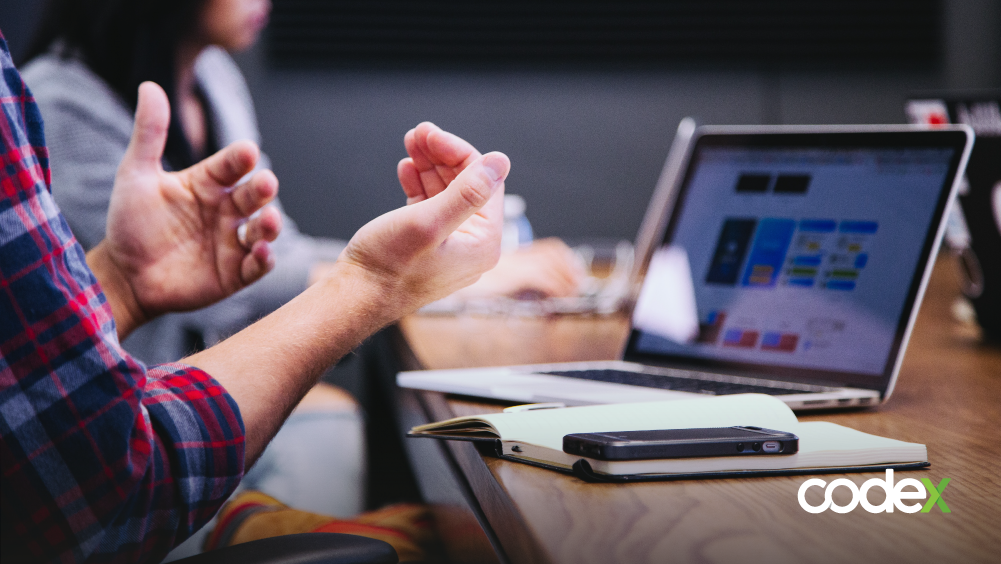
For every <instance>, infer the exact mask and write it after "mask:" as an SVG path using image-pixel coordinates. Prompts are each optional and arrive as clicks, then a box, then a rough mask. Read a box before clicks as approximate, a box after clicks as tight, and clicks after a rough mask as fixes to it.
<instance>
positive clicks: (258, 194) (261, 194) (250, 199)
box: [230, 170, 278, 217]
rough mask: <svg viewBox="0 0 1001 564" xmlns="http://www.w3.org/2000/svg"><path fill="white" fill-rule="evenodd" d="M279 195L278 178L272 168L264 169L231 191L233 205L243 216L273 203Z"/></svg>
mask: <svg viewBox="0 0 1001 564" xmlns="http://www.w3.org/2000/svg"><path fill="white" fill-rule="evenodd" d="M277 195H278V178H277V177H276V176H275V173H273V172H271V171H270V170H262V171H260V172H258V173H257V174H255V175H254V176H252V177H250V180H248V181H247V182H244V183H243V184H241V185H239V186H237V187H236V188H234V189H233V191H232V192H231V193H230V197H231V198H232V199H233V205H235V206H236V210H237V212H238V213H239V214H240V216H241V217H250V216H251V215H253V214H254V213H255V212H256V211H257V210H259V209H261V208H263V207H264V206H266V205H267V204H269V203H271V201H272V200H274V199H275V196H277Z"/></svg>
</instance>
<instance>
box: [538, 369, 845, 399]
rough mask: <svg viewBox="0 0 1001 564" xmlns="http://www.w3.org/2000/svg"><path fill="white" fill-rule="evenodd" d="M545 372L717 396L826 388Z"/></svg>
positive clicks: (615, 373)
mask: <svg viewBox="0 0 1001 564" xmlns="http://www.w3.org/2000/svg"><path fill="white" fill-rule="evenodd" d="M542 374H549V375H551V376H566V377H569V378H580V379H582V380H594V381H596V382H609V383H612V384H627V385H630V386H642V387H645V388H660V389H662V390H674V391H677V392H691V393H695V394H708V395H714V396H725V395H729V394H768V395H772V396H779V395H787V394H803V393H810V392H818V391H826V390H824V389H823V388H820V387H816V386H803V387H800V388H791V387H782V386H775V387H773V386H755V385H753V384H741V383H735V382H727V381H718V380H703V379H701V378H685V377H681V376H666V375H661V374H648V373H645V372H630V371H627V370H607V369H606V370H568V371H562V372H561V371H556V372H542Z"/></svg>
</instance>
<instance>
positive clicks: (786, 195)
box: [397, 126, 973, 409]
mask: <svg viewBox="0 0 1001 564" xmlns="http://www.w3.org/2000/svg"><path fill="white" fill-rule="evenodd" d="M972 140H973V133H972V131H971V130H970V128H969V127H966V126H947V127H944V128H942V129H937V130H927V128H924V129H921V128H917V127H908V126H843V127H834V126H824V127H812V126H811V127H807V126H802V127H799V126H797V127H792V126H781V127H780V126H774V127H759V126H754V127H752V126H745V127H700V128H698V129H696V130H695V131H694V133H691V134H690V135H689V136H688V140H687V143H685V144H684V148H683V150H682V149H678V148H677V144H676V147H675V148H672V157H671V159H669V161H668V164H667V165H666V166H665V168H664V174H662V177H661V180H660V183H659V186H658V189H657V193H656V194H655V196H654V198H653V200H652V202H651V206H652V207H654V208H655V209H651V210H649V211H648V214H647V217H648V221H645V222H644V230H645V231H644V235H643V236H642V237H640V239H641V240H652V241H654V244H650V245H648V247H649V249H650V250H649V252H648V254H649V257H648V258H646V259H645V260H644V267H645V277H644V278H643V282H642V284H641V285H640V290H639V293H638V298H637V300H636V306H635V307H634V308H633V311H632V331H631V335H630V338H629V340H628V343H627V345H626V348H625V351H624V354H623V356H622V358H621V360H615V361H605V362H587V363H569V364H549V365H532V366H506V367H493V368H477V369H458V370H436V371H420V372H404V373H400V374H399V375H398V376H397V382H398V384H399V385H400V386H402V387H408V388H417V389H424V390H434V391H440V392H449V393H456V394H465V395H470V396H478V397H486V398H496V399H503V400H510V401H515V402H521V403H535V402H562V403H565V404H566V405H588V404H601V403H623V402H643V401H657V400H671V399H685V398H691V397H693V394H705V395H728V394H740V393H763V394H770V395H775V396H776V397H778V398H779V399H781V400H782V401H784V402H785V403H786V404H788V405H789V406H790V407H793V408H794V409H818V408H837V407H853V406H864V405H876V404H878V403H880V402H883V401H886V399H887V398H889V397H890V394H891V393H892V391H893V387H894V383H895V381H896V378H897V374H898V372H899V369H900V364H901V361H902V360H903V356H904V351H905V350H906V346H907V340H908V337H909V335H910V332H911V328H912V327H913V324H914V320H915V318H916V317H917V312H918V306H919V304H920V302H921V297H922V295H923V293H924V289H925V286H926V285H927V282H928V277H929V275H930V274H931V267H932V261H933V258H934V256H935V255H936V253H937V249H938V246H939V243H940V241H941V238H942V233H943V230H944V221H943V218H944V217H945V214H946V210H947V209H948V208H949V206H950V205H951V204H952V201H953V199H954V196H955V192H956V189H957V187H958V184H959V179H960V177H961V173H962V170H963V169H964V167H965V165H966V161H967V158H968V156H969V152H970V147H971V145H972ZM678 155H680V157H679V156H678ZM650 218H655V219H650ZM651 225H653V227H651ZM651 233H652V235H651ZM686 302H691V303H690V304H689V305H688V306H686V305H685V303H686ZM689 310H690V311H691V317H692V323H690V324H687V323H679V320H681V321H683V320H684V317H685V315H686V313H685V312H686V311H689ZM686 326H690V327H691V330H688V331H685V330H684V328H685V327H686ZM695 397H697V396H695Z"/></svg>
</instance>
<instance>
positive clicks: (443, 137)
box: [403, 122, 480, 198]
mask: <svg viewBox="0 0 1001 564" xmlns="http://www.w3.org/2000/svg"><path fill="white" fill-rule="evenodd" d="M403 142H404V145H405V146H406V148H407V153H408V154H409V155H410V158H411V160H412V161H413V162H414V167H415V168H416V169H417V172H418V174H419V176H420V181H421V186H422V189H423V192H424V194H425V196H426V197H428V198H430V197H432V196H434V195H436V194H439V193H441V191H443V190H444V189H445V188H446V187H447V186H448V185H449V184H450V183H451V182H452V181H453V180H455V177H456V176H457V175H458V174H459V172H461V171H462V169H464V168H465V167H467V166H468V165H469V164H470V163H471V162H473V161H474V160H476V159H477V158H478V157H479V156H480V152H479V151H477V150H476V148H475V147H473V145H472V144H470V143H469V142H468V141H466V140H465V139H462V138H461V137H459V136H457V135H455V134H452V133H449V132H447V131H444V130H442V129H441V128H440V127H438V126H437V125H434V124H433V123H431V122H423V123H421V124H419V125H418V126H417V127H415V128H414V129H411V130H410V131H408V132H407V134H406V135H405V136H404V139H403Z"/></svg>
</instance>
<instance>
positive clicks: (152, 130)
mask: <svg viewBox="0 0 1001 564" xmlns="http://www.w3.org/2000/svg"><path fill="white" fill-rule="evenodd" d="M169 127H170V101H169V100H168V99H167V94H166V93H165V92H164V91H163V88H160V86H159V85H157V84H156V83H154V82H144V83H142V84H140V85H139V101H138V103H137V104H136V114H135V125H133V126H132V138H131V139H129V146H128V148H127V149H126V150H125V156H124V157H122V167H128V166H137V165H138V166H148V167H154V168H155V169H156V170H159V169H160V166H161V165H160V159H161V158H162V157H163V150H164V147H166V145H167V130H168V128H169Z"/></svg>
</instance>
